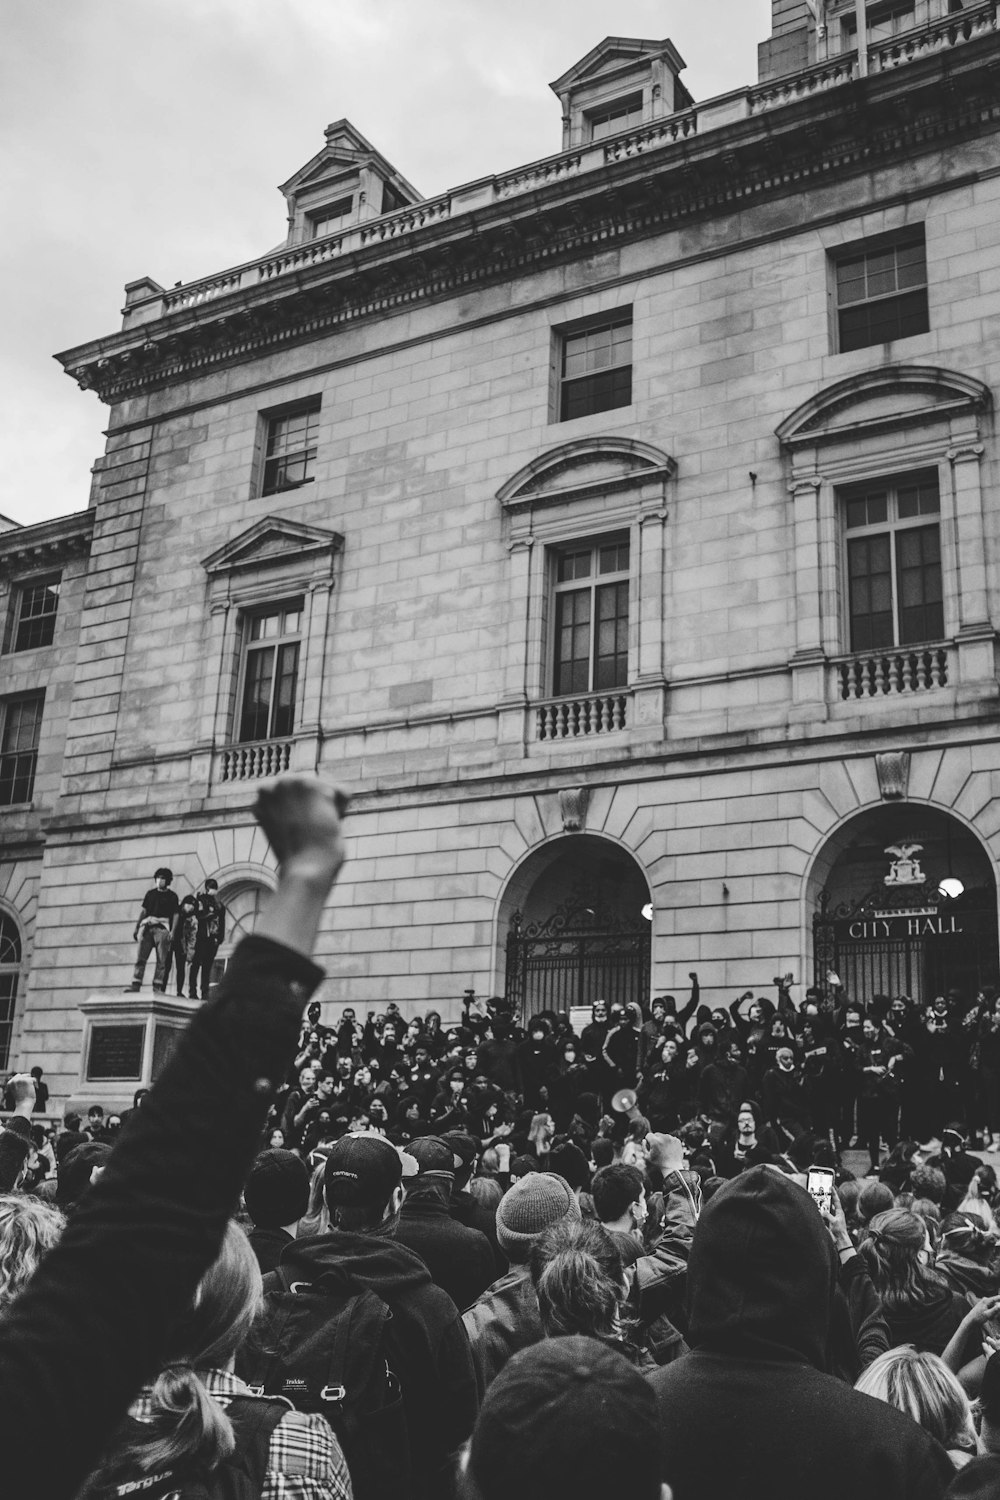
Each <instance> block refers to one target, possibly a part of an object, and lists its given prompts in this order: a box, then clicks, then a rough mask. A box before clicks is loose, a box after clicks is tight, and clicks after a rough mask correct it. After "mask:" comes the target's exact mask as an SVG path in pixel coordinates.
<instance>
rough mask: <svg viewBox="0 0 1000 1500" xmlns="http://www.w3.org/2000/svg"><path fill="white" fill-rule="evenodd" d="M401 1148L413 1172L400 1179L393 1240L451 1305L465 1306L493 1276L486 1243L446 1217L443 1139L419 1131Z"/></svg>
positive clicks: (448, 1172)
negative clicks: (399, 1203) (421, 1266)
mask: <svg viewBox="0 0 1000 1500" xmlns="http://www.w3.org/2000/svg"><path fill="white" fill-rule="evenodd" d="M407 1152H408V1154H409V1155H410V1156H412V1157H413V1158H414V1160H415V1161H416V1163H417V1167H418V1172H417V1175H416V1177H408V1178H407V1179H406V1182H405V1187H406V1196H405V1197H404V1199H403V1206H402V1208H401V1209H400V1213H399V1227H398V1228H397V1230H396V1239H397V1241H398V1243H399V1244H401V1245H408V1246H409V1248H410V1249H411V1250H413V1251H415V1252H416V1254H417V1255H419V1256H420V1259H421V1260H422V1261H423V1263H424V1265H425V1266H426V1267H427V1269H428V1271H430V1273H431V1276H432V1277H433V1279H434V1282H435V1284H436V1285H437V1286H439V1287H440V1288H441V1290H442V1291H444V1292H447V1293H448V1296H449V1297H450V1298H451V1300H452V1301H453V1302H454V1304H455V1306H456V1307H458V1308H463V1307H468V1306H469V1305H470V1303H472V1302H475V1300H476V1298H477V1297H478V1296H479V1294H480V1292H483V1291H485V1290H486V1288H487V1287H488V1286H489V1284H490V1282H491V1281H492V1280H493V1278H494V1275H495V1270H494V1263H493V1251H492V1249H491V1248H490V1242H489V1240H488V1239H487V1238H486V1236H485V1235H483V1234H480V1232H479V1230H478V1229H467V1228H466V1227H465V1225H464V1224H459V1223H458V1222H457V1220H455V1219H453V1218H452V1216H451V1212H450V1204H451V1190H452V1184H453V1183H454V1180H455V1165H454V1163H455V1158H454V1153H453V1152H452V1149H451V1146H450V1145H449V1144H448V1143H447V1141H444V1140H442V1139H441V1138H440V1136H436V1135H425V1136H421V1137H420V1138H419V1139H417V1140H414V1141H411V1142H410V1144H409V1146H408V1147H407Z"/></svg>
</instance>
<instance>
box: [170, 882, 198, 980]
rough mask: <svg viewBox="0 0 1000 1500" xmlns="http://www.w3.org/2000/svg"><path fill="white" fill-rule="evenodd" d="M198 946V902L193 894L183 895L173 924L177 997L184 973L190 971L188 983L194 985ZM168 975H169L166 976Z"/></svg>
mask: <svg viewBox="0 0 1000 1500" xmlns="http://www.w3.org/2000/svg"><path fill="white" fill-rule="evenodd" d="M197 947H198V902H197V900H196V898H195V897H194V896H185V897H184V898H183V900H182V901H181V904H180V910H179V912H178V914H177V921H176V922H175V924H174V936H173V945H172V952H173V960H174V971H175V974H176V978H177V998H178V999H180V997H181V996H182V995H183V993H184V973H185V970H189V972H190V984H191V987H192V988H193V986H194V956H195V952H196V951H197ZM168 977H169V976H168Z"/></svg>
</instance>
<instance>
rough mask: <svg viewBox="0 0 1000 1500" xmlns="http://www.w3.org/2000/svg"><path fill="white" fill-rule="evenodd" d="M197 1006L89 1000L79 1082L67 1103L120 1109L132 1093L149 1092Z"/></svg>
mask: <svg viewBox="0 0 1000 1500" xmlns="http://www.w3.org/2000/svg"><path fill="white" fill-rule="evenodd" d="M199 1003H200V1002H199V1001H197V1000H186V999H183V998H181V997H178V998H177V999H172V998H170V997H169V996H167V995H155V994H149V995H144V994H141V993H140V994H138V995H91V996H90V997H89V998H88V999H87V1000H84V1001H83V1003H82V1005H81V1006H80V1010H81V1011H82V1012H83V1049H82V1052H81V1054H80V1083H79V1087H78V1088H77V1090H76V1093H75V1095H74V1099H73V1103H74V1104H76V1105H83V1106H84V1107H87V1106H89V1105H91V1104H103V1105H104V1108H105V1111H106V1112H111V1111H112V1110H119V1109H126V1108H129V1107H130V1106H131V1104H132V1096H133V1094H134V1093H135V1091H136V1089H140V1088H149V1086H150V1084H151V1083H153V1081H154V1079H156V1078H158V1077H159V1075H160V1074H161V1073H162V1071H163V1068H164V1065H165V1063H166V1061H167V1059H168V1058H169V1057H170V1055H171V1053H172V1052H173V1050H174V1048H175V1047H176V1045H177V1041H178V1038H179V1037H180V1034H181V1032H182V1031H183V1030H184V1028H185V1026H186V1025H187V1023H188V1021H189V1020H190V1019H191V1016H192V1015H193V1013H194V1012H195V1011H196V1010H197V1009H198V1006H199Z"/></svg>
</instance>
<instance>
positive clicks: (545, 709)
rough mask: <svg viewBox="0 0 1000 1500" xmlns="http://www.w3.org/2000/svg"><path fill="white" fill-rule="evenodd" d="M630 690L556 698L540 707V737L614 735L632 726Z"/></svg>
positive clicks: (570, 738)
mask: <svg viewBox="0 0 1000 1500" xmlns="http://www.w3.org/2000/svg"><path fill="white" fill-rule="evenodd" d="M628 703H629V695H628V693H589V694H588V695H587V696H586V697H584V698H553V699H552V700H551V701H550V702H549V703H540V704H539V705H538V707H537V709H536V720H535V723H536V729H537V733H538V738H539V739H540V740H574V739H580V738H582V737H583V736H584V735H591V734H612V733H614V731H615V730H618V729H626V728H627V727H628Z"/></svg>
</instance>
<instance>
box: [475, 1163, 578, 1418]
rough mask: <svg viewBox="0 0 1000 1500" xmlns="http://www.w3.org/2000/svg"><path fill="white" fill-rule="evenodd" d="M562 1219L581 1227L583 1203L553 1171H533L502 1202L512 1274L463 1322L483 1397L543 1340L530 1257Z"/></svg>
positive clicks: (501, 1230)
mask: <svg viewBox="0 0 1000 1500" xmlns="http://www.w3.org/2000/svg"><path fill="white" fill-rule="evenodd" d="M563 1220H571V1221H574V1222H579V1220H580V1204H579V1202H578V1200H577V1196H576V1194H575V1193H574V1192H573V1189H572V1188H571V1187H570V1185H569V1183H568V1182H566V1180H565V1178H562V1177H557V1176H556V1175H555V1173H554V1172H529V1174H528V1175H527V1176H526V1177H522V1178H520V1179H519V1180H518V1181H517V1182H515V1183H514V1185H513V1186H512V1187H511V1188H510V1189H509V1190H508V1191H507V1192H506V1193H505V1194H504V1196H503V1197H502V1198H501V1200H500V1204H499V1206H498V1208H497V1213H496V1223H497V1239H498V1240H499V1242H500V1249H501V1250H502V1251H503V1253H504V1255H506V1257H507V1259H508V1260H509V1261H510V1270H509V1271H508V1272H507V1274H506V1276H501V1277H500V1279H499V1280H498V1281H494V1283H493V1285H492V1286H490V1287H487V1289H486V1291H485V1292H483V1294H482V1296H481V1297H480V1298H479V1299H478V1301H477V1302H474V1303H473V1305H472V1306H471V1307H470V1308H469V1309H468V1311H467V1312H466V1313H465V1316H464V1319H463V1321H464V1323H465V1328H466V1332H467V1333H468V1335H469V1342H470V1344H471V1345H472V1357H473V1359H474V1361H475V1365H476V1376H477V1378H478V1381H479V1389H480V1392H483V1391H485V1390H487V1388H488V1387H489V1386H490V1384H491V1383H492V1381H493V1380H494V1379H495V1378H496V1376H497V1375H499V1373H500V1371H501V1370H502V1369H503V1367H504V1365H505V1364H506V1363H507V1361H508V1360H509V1359H510V1357H511V1356H512V1355H513V1354H516V1353H517V1351H518V1350H519V1349H525V1348H527V1347H528V1346H529V1345H530V1344H535V1343H537V1342H538V1340H539V1339H540V1338H541V1337H542V1325H541V1320H540V1319H539V1316H538V1299H537V1297H536V1296H535V1288H534V1286H533V1284H532V1280H531V1272H530V1270H529V1269H528V1257H529V1255H530V1254H531V1247H532V1245H533V1244H534V1243H535V1241H536V1240H537V1239H538V1237H539V1236H540V1235H542V1234H544V1232H545V1230H546V1229H551V1227H552V1226H553V1225H554V1224H559V1223H562V1222H563Z"/></svg>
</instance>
